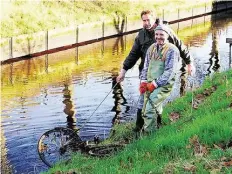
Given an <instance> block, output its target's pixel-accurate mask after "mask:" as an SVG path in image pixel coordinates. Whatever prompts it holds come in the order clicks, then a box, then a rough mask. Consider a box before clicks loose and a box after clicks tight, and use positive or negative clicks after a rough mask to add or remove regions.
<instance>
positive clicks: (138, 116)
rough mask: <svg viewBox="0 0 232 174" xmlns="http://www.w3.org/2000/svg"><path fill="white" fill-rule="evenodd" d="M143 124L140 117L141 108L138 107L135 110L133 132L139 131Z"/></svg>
mask: <svg viewBox="0 0 232 174" xmlns="http://www.w3.org/2000/svg"><path fill="white" fill-rule="evenodd" d="M143 125H144V120H143V117H142V109H138V110H137V119H136V125H135V129H134V131H135V132H139V131H141V129H142V128H143Z"/></svg>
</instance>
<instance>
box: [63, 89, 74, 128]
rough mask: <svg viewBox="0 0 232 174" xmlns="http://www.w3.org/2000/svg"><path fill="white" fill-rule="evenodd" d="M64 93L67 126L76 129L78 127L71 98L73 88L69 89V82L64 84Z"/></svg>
mask: <svg viewBox="0 0 232 174" xmlns="http://www.w3.org/2000/svg"><path fill="white" fill-rule="evenodd" d="M63 94H64V95H63V96H64V100H63V103H64V105H65V108H64V113H65V114H66V115H67V117H66V118H67V127H68V128H70V129H73V130H74V129H76V117H75V111H74V105H73V102H72V100H71V90H69V86H68V84H64V89H63Z"/></svg>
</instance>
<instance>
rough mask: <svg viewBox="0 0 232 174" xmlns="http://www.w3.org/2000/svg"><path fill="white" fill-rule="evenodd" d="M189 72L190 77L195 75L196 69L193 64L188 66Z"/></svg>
mask: <svg viewBox="0 0 232 174" xmlns="http://www.w3.org/2000/svg"><path fill="white" fill-rule="evenodd" d="M187 71H188V75H190V76H192V75H194V74H195V67H194V66H193V65H191V64H188V65H187Z"/></svg>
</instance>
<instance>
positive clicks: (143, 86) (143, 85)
mask: <svg viewBox="0 0 232 174" xmlns="http://www.w3.org/2000/svg"><path fill="white" fill-rule="evenodd" d="M146 91H147V82H142V83H140V86H139V92H140V94H144V93H145V92H146Z"/></svg>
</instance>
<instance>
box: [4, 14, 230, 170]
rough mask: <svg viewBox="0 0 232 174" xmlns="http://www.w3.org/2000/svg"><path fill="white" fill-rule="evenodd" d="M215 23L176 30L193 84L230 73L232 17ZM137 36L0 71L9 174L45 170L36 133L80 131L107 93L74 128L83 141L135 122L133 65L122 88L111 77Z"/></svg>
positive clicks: (6, 66)
mask: <svg viewBox="0 0 232 174" xmlns="http://www.w3.org/2000/svg"><path fill="white" fill-rule="evenodd" d="M202 19H203V20H202V21H203V22H204V20H205V19H204V18H202ZM213 20H215V21H216V22H212V27H211V25H210V22H208V23H207V24H205V23H202V24H199V25H197V26H196V27H194V26H192V28H188V29H186V30H184V31H181V29H180V31H179V36H180V38H181V39H182V40H183V41H184V42H185V44H186V45H189V49H190V52H191V54H192V55H193V57H194V59H195V64H196V69H197V72H196V77H197V78H196V84H197V85H200V84H201V83H202V82H203V80H204V78H205V76H206V75H209V74H211V73H212V72H215V71H220V72H221V71H225V70H227V69H228V68H229V54H231V53H230V52H229V46H228V44H227V43H226V42H225V38H226V37H230V36H231V35H232V18H231V14H228V15H227V16H226V15H224V16H216V18H214V19H213ZM116 24H117V21H116ZM120 27H121V25H120V24H119V29H120ZM135 36H136V34H131V35H127V36H121V37H118V38H114V39H109V40H105V41H101V42H98V43H94V44H90V45H86V46H83V47H78V48H74V49H70V50H66V51H62V52H58V53H55V54H49V55H45V56H41V57H37V58H34V59H29V60H25V61H21V62H15V63H11V64H8V65H4V66H2V76H1V80H2V96H1V99H2V118H4V119H3V120H2V129H3V130H4V136H5V138H6V146H5V147H6V148H7V150H8V152H7V157H8V161H9V163H10V164H11V165H12V167H13V173H29V172H32V171H34V169H35V168H36V171H43V170H46V168H45V166H44V164H43V163H42V162H41V161H40V160H39V157H38V155H37V152H36V143H37V140H38V139H39V137H40V136H41V134H42V133H43V132H45V131H46V130H48V129H52V128H54V127H56V126H64V127H69V128H72V129H76V128H77V127H78V128H80V127H82V126H83V125H84V124H85V122H86V121H87V119H88V118H89V116H90V115H91V113H93V111H94V110H95V109H96V107H97V106H98V105H99V104H100V103H101V101H102V100H103V99H104V97H105V96H106V95H107V94H108V93H109V91H110V95H109V96H108V97H107V98H106V99H105V101H104V102H103V103H102V104H101V106H100V107H99V109H98V110H97V111H96V112H95V113H94V115H93V116H92V117H91V119H90V120H89V121H88V123H87V124H86V125H85V126H84V128H83V129H82V130H80V136H81V138H82V139H83V137H84V139H93V137H94V136H95V135H99V137H100V139H103V138H105V137H107V136H108V134H109V132H110V130H111V127H112V124H118V123H122V122H126V121H129V120H132V119H134V117H135V111H136V110H135V105H136V101H137V100H138V96H139V92H138V85H139V79H138V65H136V66H135V67H134V68H133V69H132V70H130V71H128V73H127V77H126V78H125V81H124V82H123V83H122V84H116V81H115V77H116V76H117V73H115V72H118V71H119V69H120V67H121V63H122V61H123V60H124V58H125V57H126V55H127V54H128V53H129V51H130V48H131V47H132V44H133V42H134V38H135ZM112 87H114V88H113V90H112V92H111V89H112Z"/></svg>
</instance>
